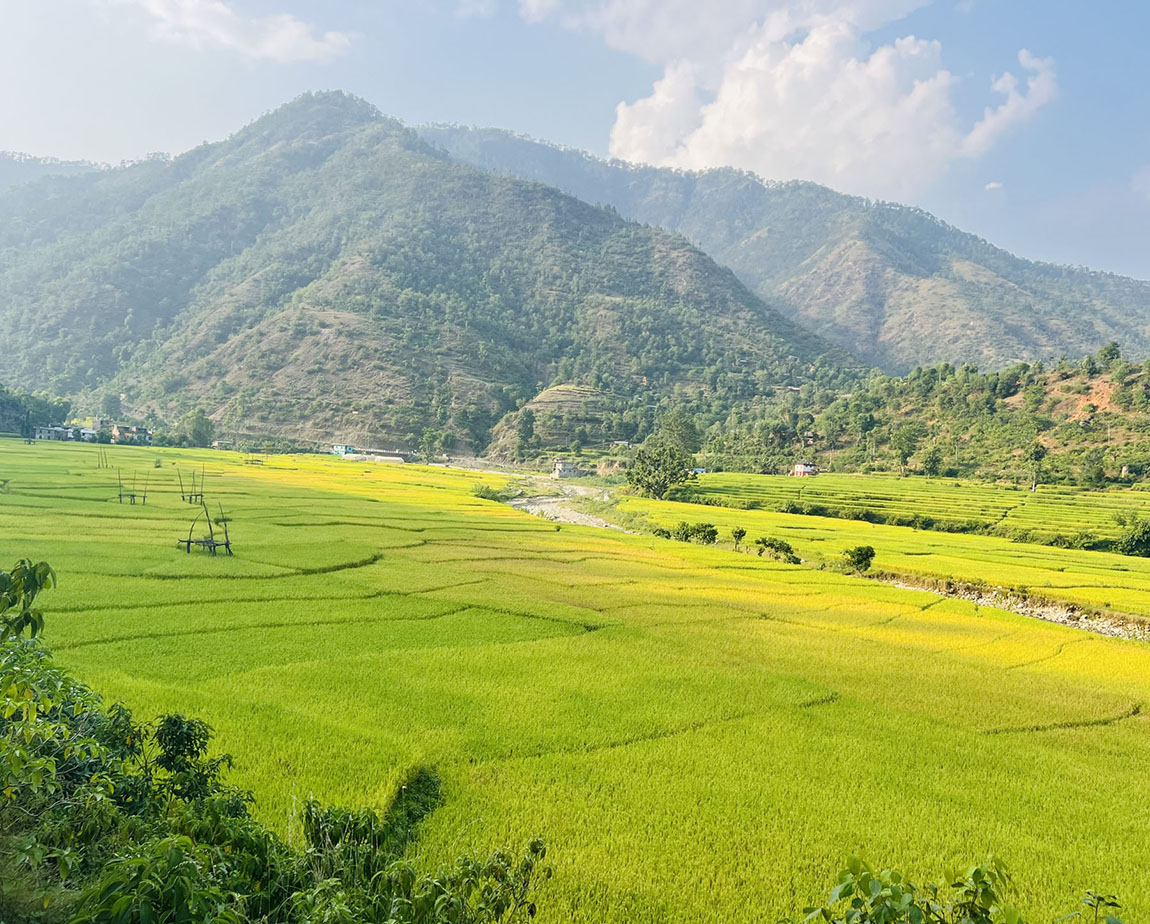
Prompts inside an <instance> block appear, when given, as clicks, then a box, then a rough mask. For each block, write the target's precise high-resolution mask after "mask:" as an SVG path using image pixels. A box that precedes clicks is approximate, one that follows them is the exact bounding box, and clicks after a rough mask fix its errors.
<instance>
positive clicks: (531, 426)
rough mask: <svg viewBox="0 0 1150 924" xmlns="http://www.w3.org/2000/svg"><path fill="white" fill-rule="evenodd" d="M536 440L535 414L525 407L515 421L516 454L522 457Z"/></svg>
mask: <svg viewBox="0 0 1150 924" xmlns="http://www.w3.org/2000/svg"><path fill="white" fill-rule="evenodd" d="M533 439H535V412H534V411H533V410H531V408H529V407H525V408H524V409H523V410H521V411H520V412H519V417H518V418H517V419H516V421H515V453H516V455H518V456H522V455H523V454H524V452H526V451H527V447H528V446H530V445H531V441H532V440H533Z"/></svg>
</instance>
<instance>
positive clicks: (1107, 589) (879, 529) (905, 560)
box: [620, 476, 1150, 620]
mask: <svg viewBox="0 0 1150 924" xmlns="http://www.w3.org/2000/svg"><path fill="white" fill-rule="evenodd" d="M819 477H820V478H821V477H822V476H819ZM796 480H797V479H796ZM1089 503H1090V501H1089V499H1087V500H1084V501H1083V502H1082V504H1083V506H1084V508H1085V507H1088V505H1089ZM620 507H621V509H623V510H625V511H630V512H634V513H639V514H642V515H644V516H645V517H646V518H647V520H648V521H649V522H650V523H651V524H653V525H655V526H663V527H671V526H673V525H674V524H676V523H678V522H679V521H681V520H686V521H687V522H690V523H696V522H699V523H714V524H715V525H716V526H718V527H719V533H720V536H721V537H723V538H724V539H725V544H726V545H727V546H728V547H729V546H730V545H731V542H730V531H731V529H732V528H733V527H736V526H741V527H743V528H744V529H746V530H747V540H746V541H747V542H748V543H749V542H753V541H754V540H755V539H756V538H758V537H759V536H775V537H778V538H780V539H785V540H786V541H787V542H789V543H790V544H791V545H792V546H793V547H794V549H795V552H796V553H797V554H798V555H799V556H800V557H801V558H803V559H804V561H811V562H815V563H817V562H819V561H820V560H821V561H829V560H832V559H837V558H839V557H840V556H841V555H842V552H843V551H844V550H845V549H848V548H850V547H851V546H856V545H869V546H872V547H873V548H874V549H875V551H876V556H875V560H874V568H875V570H876V571H883V572H887V573H889V574H894V575H905V576H906V577H908V578H911V579H914V578H925V579H927V580H930V581H936V580H947V579H949V580H954V581H963V582H975V583H977V582H982V583H985V584H988V585H990V586H992V587H1000V588H1003V589H1005V590H1009V591H1016V592H1018V593H1021V594H1029V595H1031V596H1036V597H1039V598H1042V599H1046V600H1051V601H1054V602H1059V603H1066V604H1072V605H1075V606H1080V607H1084V608H1086V609H1088V610H1093V611H1103V612H1105V611H1109V612H1113V613H1116V614H1120V615H1129V616H1134V617H1138V618H1139V619H1142V620H1145V619H1148V618H1150V559H1147V558H1134V557H1130V556H1127V555H1118V554H1116V553H1111V552H1087V551H1082V550H1079V549H1059V548H1053V547H1051V546H1045V545H1034V544H1031V543H1025V542H1012V541H1010V540H1009V539H1001V538H998V537H995V536H980V535H966V534H953V533H942V532H934V531H931V530H916V529H913V528H911V527H909V526H887V525H885V524H876V523H867V522H864V521H859V520H848V519H839V518H835V517H817V516H808V515H805V514H789V513H774V512H768V511H765V510H732V509H729V508H725V507H712V506H708V505H705V504H687V503H681V502H677V501H653V500H648V499H646V498H638V497H627V498H623V499H622V501H621V503H620ZM747 551H749V550H747Z"/></svg>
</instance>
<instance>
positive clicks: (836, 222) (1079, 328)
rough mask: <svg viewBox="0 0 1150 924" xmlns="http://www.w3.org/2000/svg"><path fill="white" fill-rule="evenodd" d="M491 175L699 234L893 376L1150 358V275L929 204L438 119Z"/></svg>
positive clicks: (809, 322)
mask: <svg viewBox="0 0 1150 924" xmlns="http://www.w3.org/2000/svg"><path fill="white" fill-rule="evenodd" d="M419 131H420V133H421V135H422V136H423V137H424V138H425V139H427V140H428V141H430V142H432V143H434V144H436V145H437V146H439V147H442V148H443V149H444V150H446V151H447V152H448V153H450V154H451V155H452V156H453V157H456V158H458V159H459V160H463V161H466V162H467V163H470V164H474V165H476V166H479V167H482V168H484V169H488V170H495V171H499V172H505V173H509V174H512V175H515V176H520V177H525V178H528V179H533V180H539V181H540V182H544V183H548V184H551V185H554V186H557V187H559V188H560V189H564V190H566V191H568V192H570V193H572V194H573V195H575V196H578V197H579V198H581V199H584V200H586V201H589V202H602V203H605V204H610V205H612V206H614V207H615V208H617V209H618V210H619V212H620V213H621V214H623V215H625V216H626V217H628V218H633V219H635V220H637V221H642V222H646V223H650V224H653V225H658V226H660V227H663V228H667V229H670V230H673V231H678V232H679V233H681V234H683V235H684V236H686V237H687V238H688V239H689V240H691V241H692V242H694V243H695V244H697V245H698V246H699V247H701V248H702V249H703V250H704V251H706V252H707V253H708V254H710V255H711V256H712V257H714V258H715V259H716V260H718V261H719V262H720V263H722V264H724V265H726V266H729V267H731V268H732V269H733V270H734V271H735V272H736V274H737V275H738V276H739V278H740V279H742V280H743V282H745V283H746V284H747V285H748V286H749V287H750V288H751V289H752V290H753V291H755V292H756V293H758V294H759V295H760V296H762V297H763V298H766V299H769V300H771V301H772V304H774V305H776V306H777V307H778V308H779V309H780V310H781V311H783V312H784V313H786V314H787V315H788V316H789V317H791V318H792V319H793V320H795V321H798V322H799V323H800V324H803V325H804V326H806V327H809V328H810V329H811V330H813V331H815V332H817V333H820V334H822V335H823V336H824V337H826V338H827V339H829V340H832V341H834V342H835V343H838V344H840V345H841V346H844V347H846V348H848V349H850V350H852V351H853V352H854V353H855V354H856V355H857V356H859V357H860V358H861V359H863V360H864V361H865V362H867V363H869V364H872V365H875V366H878V367H880V368H882V369H884V370H886V371H887V372H891V373H903V372H907V371H909V370H911V369H913V368H914V367H915V366H919V365H923V366H925V365H931V364H935V363H939V362H954V363H962V362H974V363H977V364H978V365H980V366H981V367H983V368H1001V367H1003V366H1005V365H1007V364H1009V363H1012V362H1016V361H1019V360H1025V361H1033V360H1036V359H1049V358H1055V357H1058V356H1060V355H1066V356H1069V357H1070V358H1078V357H1080V356H1082V355H1084V354H1086V353H1091V352H1093V351H1095V350H1097V349H1098V348H1099V346H1101V345H1102V344H1104V343H1106V342H1108V341H1111V340H1116V341H1118V342H1120V343H1121V344H1122V346H1123V348H1124V350H1125V352H1126V353H1127V354H1128V355H1131V356H1133V357H1136V358H1143V357H1146V356H1148V355H1150V282H1143V281H1139V280H1134V279H1129V278H1126V277H1122V276H1116V275H1113V274H1108V273H1098V272H1092V271H1090V270H1086V269H1082V268H1071V267H1064V266H1055V265H1052V264H1045V263H1035V262H1031V261H1029V260H1023V259H1020V258H1018V257H1015V256H1013V255H1012V254H1009V253H1007V252H1006V251H1004V250H1002V249H1000V248H997V247H995V246H993V245H992V244H990V243H988V242H987V241H985V240H983V239H981V238H978V237H976V236H975V235H972V234H967V233H965V232H962V231H959V230H958V229H956V228H954V227H951V226H950V225H947V224H945V223H944V222H941V221H939V220H938V219H936V218H935V217H933V216H932V215H930V214H928V213H926V212H924V211H922V210H921V209H916V208H910V207H907V206H901V205H896V204H892V203H884V202H874V201H870V200H866V199H861V198H859V197H856V196H847V195H843V194H841V193H837V192H835V191H833V190H831V189H828V188H826V187H824V186H819V185H817V184H814V183H805V182H763V181H761V180H760V179H758V178H757V177H755V176H753V175H751V174H748V173H745V172H742V171H737V170H731V169H718V170H708V171H704V172H698V173H689V172H682V171H675V170H670V169H660V168H654V167H640V166H634V165H630V164H626V163H623V162H620V161H612V162H605V161H602V160H599V159H597V158H594V157H591V156H590V155H588V154H585V153H584V152H581V151H576V150H571V149H564V148H558V147H555V146H552V145H549V144H546V143H543V142H538V141H534V140H531V139H528V138H523V137H521V136H517V135H514V134H512V133H510V132H505V131H500V130H495V129H477V128H465V127H459V126H424V127H421V128H420V129H419Z"/></svg>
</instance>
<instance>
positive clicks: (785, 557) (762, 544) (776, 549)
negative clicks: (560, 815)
mask: <svg viewBox="0 0 1150 924" xmlns="http://www.w3.org/2000/svg"><path fill="white" fill-rule="evenodd" d="M755 545H756V546H758V548H759V553H758V554H759V557H760V558H762V556H763V555H766V556H767V557H768V558H773V559H774V560H775V561H781V562H784V563H786V564H788V565H797V564H800V563H801V559H800V558H799V556H797V555H796V554H795V550H794V549H793V548H791V544H790V543H789V542H787V541H786V540H785V539H776V538H775V537H774V536H760V537H759V538H758V539H756V540H755Z"/></svg>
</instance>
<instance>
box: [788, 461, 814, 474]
mask: <svg viewBox="0 0 1150 924" xmlns="http://www.w3.org/2000/svg"><path fill="white" fill-rule="evenodd" d="M818 473H819V470H818V467H817V466H816V465H815V463H814V462H796V463H795V465H794V468H792V469H791V474H792V475H794V476H795V477H796V478H806V477H809V476H811V475H817V474H818Z"/></svg>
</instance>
